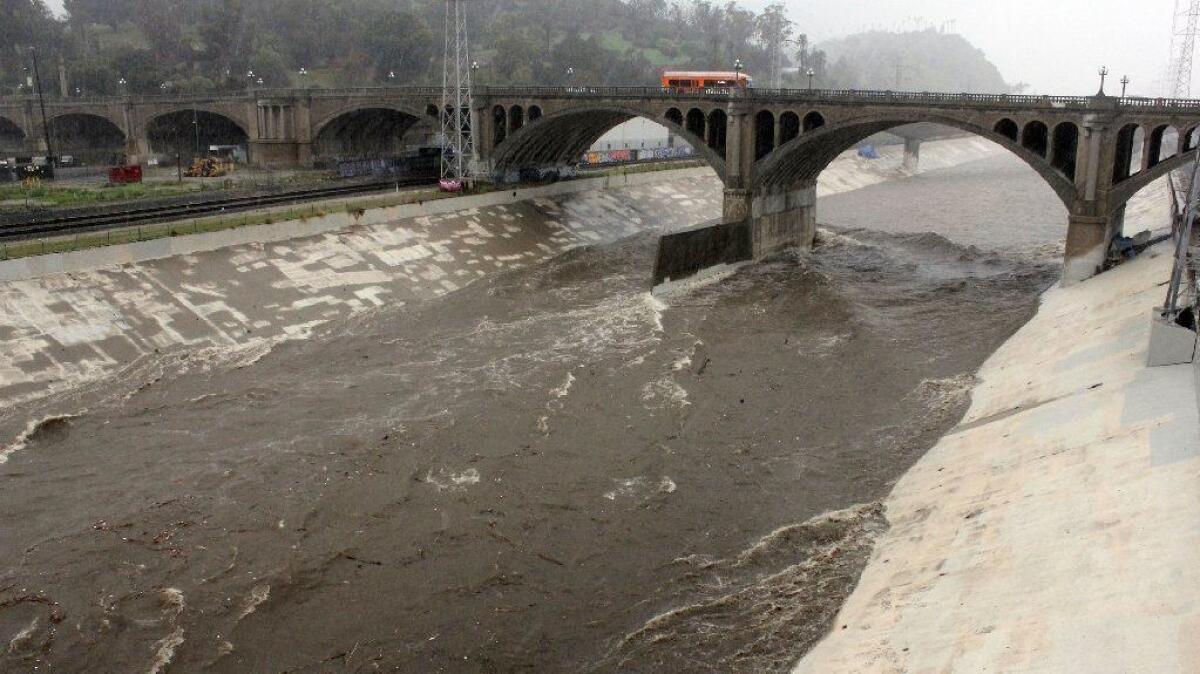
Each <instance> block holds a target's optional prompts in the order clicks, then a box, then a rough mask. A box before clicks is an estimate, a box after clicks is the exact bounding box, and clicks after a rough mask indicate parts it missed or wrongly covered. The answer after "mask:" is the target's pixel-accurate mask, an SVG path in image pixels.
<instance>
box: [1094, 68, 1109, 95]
mask: <svg viewBox="0 0 1200 674" xmlns="http://www.w3.org/2000/svg"><path fill="white" fill-rule="evenodd" d="M1106 77H1108V66H1100V93H1098V94H1096V95H1097V96H1103V95H1104V78H1106Z"/></svg>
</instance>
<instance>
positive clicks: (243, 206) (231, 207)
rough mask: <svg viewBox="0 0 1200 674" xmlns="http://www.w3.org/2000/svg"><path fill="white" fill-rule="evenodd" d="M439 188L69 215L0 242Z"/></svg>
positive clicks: (2, 230) (425, 181)
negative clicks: (365, 195)
mask: <svg viewBox="0 0 1200 674" xmlns="http://www.w3.org/2000/svg"><path fill="white" fill-rule="evenodd" d="M433 184H436V183H435V182H434V181H432V180H431V179H429V178H402V179H399V180H388V181H384V182H373V183H359V184H355V185H339V186H336V187H323V188H316V189H308V190H296V191H291V192H281V193H279V194H269V195H264V196H254V197H233V198H230V199H214V200H212V201H203V202H198V203H188V204H174V205H171V206H149V207H143V208H130V209H128V210H123V211H116V212H112V213H100V214H95V215H68V216H61V217H50V218H46V219H44V220H34V221H31V222H25V223H18V224H12V225H3V226H0V241H24V240H29V239H37V238H42V237H48V236H62V235H69V234H79V233H83V232H92V231H96V230H102V229H110V228H114V227H125V226H129V225H137V224H140V223H147V222H171V221H175V220H185V219H188V218H194V217H197V216H202V215H211V214H214V213H236V212H239V211H247V210H254V209H258V208H266V207H270V206H279V205H285V204H293V203H301V202H305V201H315V200H318V199H331V198H337V197H342V196H350V195H354V194H363V193H367V192H381V191H383V190H388V189H396V188H400V187H415V186H419V185H433Z"/></svg>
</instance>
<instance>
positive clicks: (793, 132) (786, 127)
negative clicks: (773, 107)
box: [779, 110, 801, 145]
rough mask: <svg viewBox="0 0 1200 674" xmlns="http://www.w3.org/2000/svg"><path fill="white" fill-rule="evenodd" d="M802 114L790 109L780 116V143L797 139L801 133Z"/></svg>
mask: <svg viewBox="0 0 1200 674" xmlns="http://www.w3.org/2000/svg"><path fill="white" fill-rule="evenodd" d="M800 130H801V126H800V115H797V114H796V113H794V112H792V111H791V110H788V111H787V112H785V113H783V114H782V115H780V116H779V144H780V145H783V144H784V143H786V142H788V141H790V140H795V139H796V137H798V136H799V135H800Z"/></svg>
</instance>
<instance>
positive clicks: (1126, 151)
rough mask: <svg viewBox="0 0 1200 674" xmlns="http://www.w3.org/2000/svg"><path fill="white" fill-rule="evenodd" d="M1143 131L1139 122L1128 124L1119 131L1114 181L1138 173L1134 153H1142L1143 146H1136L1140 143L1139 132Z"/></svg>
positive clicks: (1118, 181)
mask: <svg viewBox="0 0 1200 674" xmlns="http://www.w3.org/2000/svg"><path fill="white" fill-rule="evenodd" d="M1140 131H1141V126H1139V125H1138V124H1126V125H1125V126H1122V127H1121V129H1120V131H1118V132H1117V144H1116V151H1115V152H1114V153H1113V154H1114V158H1113V183H1114V184H1115V183H1120V182H1122V181H1125V180H1128V179H1129V177H1130V176H1132V175H1134V174H1135V173H1137V171H1136V170H1135V169H1134V163H1133V162H1134V155H1135V153H1138V154H1140V152H1141V148H1135V145H1137V144H1138V137H1137V136H1138V133H1139V132H1140Z"/></svg>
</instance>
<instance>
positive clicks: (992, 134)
mask: <svg viewBox="0 0 1200 674" xmlns="http://www.w3.org/2000/svg"><path fill="white" fill-rule="evenodd" d="M918 122H927V123H933V124H940V125H943V126H949V127H953V128H956V129H959V130H962V131H966V132H968V133H971V134H974V135H977V136H980V137H981V138H984V139H986V140H989V141H991V142H993V143H996V144H997V145H999V146H1001V147H1003V148H1004V149H1006V150H1008V151H1009V152H1011V153H1013V154H1014V155H1016V156H1017V157H1018V158H1020V159H1021V160H1022V161H1023V162H1025V163H1026V164H1028V165H1029V166H1030V168H1032V169H1033V170H1034V171H1036V172H1037V173H1038V175H1040V176H1041V177H1042V179H1043V180H1045V181H1046V182H1047V183H1048V184H1049V185H1050V187H1051V188H1052V189H1053V190H1054V192H1055V194H1057V195H1058V197H1059V199H1060V200H1061V201H1062V203H1063V206H1065V207H1066V208H1067V210H1068V212H1070V211H1071V210H1072V209H1073V208H1074V206H1075V200H1076V190H1075V185H1074V182H1073V181H1072V180H1071V179H1070V178H1069V177H1068V176H1067V175H1066V174H1065V173H1064V172H1063V171H1060V170H1058V169H1056V168H1054V167H1053V166H1052V165H1051V163H1050V161H1049V160H1048V159H1047V158H1046V157H1043V156H1042V155H1040V154H1038V153H1037V152H1036V151H1035V149H1036V148H1034V149H1031V148H1028V147H1025V146H1023V145H1022V144H1021V143H1020V142H1018V141H1017V140H1015V139H1013V138H1011V137H1010V136H1008V135H1007V134H1006V133H1004V130H1005V129H1004V128H1003V126H1001V128H1000V129H999V130H997V129H996V128H995V127H991V128H984V127H982V126H980V125H978V124H976V123H974V122H971V121H967V120H962V119H956V118H954V117H949V116H944V115H924V114H922V115H897V116H896V117H895V118H883V119H879V118H857V119H847V120H843V121H840V122H838V123H830V124H826V125H825V126H822V127H819V128H816V129H813V130H811V131H809V132H808V133H802V134H801V135H800V136H798V137H796V138H795V139H793V140H790V141H788V142H787V143H784V144H782V145H780V146H779V147H778V148H776V149H775V151H774V152H772V153H771V154H769V155H767V156H766V157H763V158H762V159H761V160H759V161H757V162H755V164H754V167H753V178H752V187H753V188H754V189H755V190H756V191H758V192H776V191H785V190H788V189H790V188H792V187H793V186H796V185H812V184H815V183H816V180H817V177H818V176H819V175H820V174H821V172H822V171H824V170H825V169H826V168H827V167H828V166H829V165H830V164H831V163H833V160H835V159H837V157H838V156H839V155H841V154H842V153H843V152H846V151H847V150H849V149H851V148H853V147H854V146H855V145H857V144H858V143H860V142H862V141H863V140H866V139H867V138H869V137H871V136H873V135H875V134H877V133H882V132H884V131H888V130H890V129H894V128H896V127H899V126H904V125H906V124H913V123H918ZM998 126H1000V125H998Z"/></svg>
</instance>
